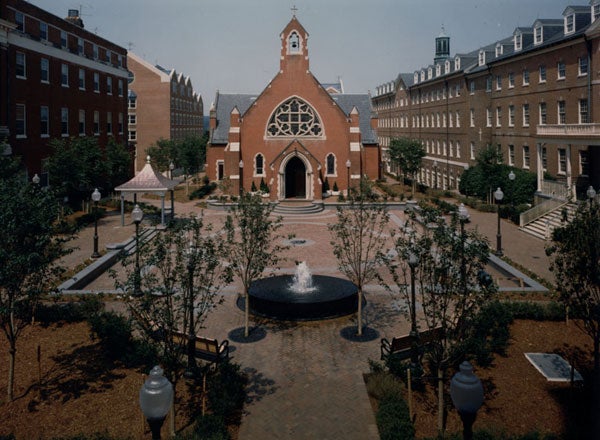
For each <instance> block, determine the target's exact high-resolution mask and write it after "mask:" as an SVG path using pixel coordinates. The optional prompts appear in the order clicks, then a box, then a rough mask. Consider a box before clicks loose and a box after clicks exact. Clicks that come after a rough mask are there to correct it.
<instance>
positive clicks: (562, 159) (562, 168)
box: [558, 148, 567, 174]
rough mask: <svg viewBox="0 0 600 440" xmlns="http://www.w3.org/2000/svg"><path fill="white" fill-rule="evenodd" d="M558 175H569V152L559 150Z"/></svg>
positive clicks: (563, 149) (562, 149)
mask: <svg viewBox="0 0 600 440" xmlns="http://www.w3.org/2000/svg"><path fill="white" fill-rule="evenodd" d="M558 174H567V150H566V149H565V148H559V149H558Z"/></svg>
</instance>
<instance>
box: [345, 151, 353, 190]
mask: <svg viewBox="0 0 600 440" xmlns="http://www.w3.org/2000/svg"><path fill="white" fill-rule="evenodd" d="M351 166H352V162H350V159H348V160H347V161H346V171H348V185H347V188H348V189H347V190H346V195H348V196H349V195H350V167H351Z"/></svg>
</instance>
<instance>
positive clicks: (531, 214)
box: [519, 199, 567, 227]
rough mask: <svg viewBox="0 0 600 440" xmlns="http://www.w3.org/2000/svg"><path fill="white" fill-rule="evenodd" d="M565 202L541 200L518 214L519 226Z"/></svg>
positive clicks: (565, 202)
mask: <svg viewBox="0 0 600 440" xmlns="http://www.w3.org/2000/svg"><path fill="white" fill-rule="evenodd" d="M565 204H567V201H566V200H560V199H548V200H546V201H545V202H542V203H540V204H539V205H536V206H534V207H533V208H531V209H528V210H527V211H525V212H522V213H521V215H520V216H519V226H520V227H523V226H525V225H527V224H529V223H531V222H532V221H535V220H537V219H538V218H540V217H542V216H544V215H546V214H547V213H549V212H550V211H553V210H555V209H556V208H558V207H560V206H562V205H565Z"/></svg>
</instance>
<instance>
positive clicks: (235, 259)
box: [225, 192, 288, 337]
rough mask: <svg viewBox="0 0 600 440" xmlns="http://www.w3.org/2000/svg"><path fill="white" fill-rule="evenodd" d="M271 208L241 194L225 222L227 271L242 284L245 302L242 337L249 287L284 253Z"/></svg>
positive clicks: (278, 223)
mask: <svg viewBox="0 0 600 440" xmlns="http://www.w3.org/2000/svg"><path fill="white" fill-rule="evenodd" d="M273 208H274V205H272V204H270V203H262V197H261V196H260V195H256V194H251V193H247V192H246V193H243V194H242V195H241V196H240V198H239V200H238V203H237V204H236V205H234V206H233V207H232V208H231V210H230V212H229V214H228V215H227V220H226V222H225V232H226V236H227V238H226V241H227V244H226V246H227V254H228V255H229V264H230V268H231V270H232V271H233V273H234V274H235V275H237V276H238V277H239V279H240V281H241V283H242V288H243V292H242V295H243V297H244V299H245V313H244V336H245V337H248V335H249V329H248V322H249V315H250V297H249V295H248V290H249V289H250V286H251V285H252V283H253V282H254V281H256V280H258V279H259V278H261V277H262V276H263V273H264V271H265V270H266V269H267V268H268V267H271V268H275V266H277V265H278V264H279V262H280V261H282V260H283V258H282V256H281V253H282V252H283V251H284V250H286V249H288V247H287V246H284V245H282V244H280V241H281V239H282V238H283V236H281V235H279V234H278V233H277V231H278V230H279V229H280V228H281V227H282V225H283V220H282V218H281V217H275V218H273V217H272V216H271V213H272V212H273Z"/></svg>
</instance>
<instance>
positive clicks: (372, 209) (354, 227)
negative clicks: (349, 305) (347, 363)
mask: <svg viewBox="0 0 600 440" xmlns="http://www.w3.org/2000/svg"><path fill="white" fill-rule="evenodd" d="M388 221H389V215H388V212H387V207H386V204H385V203H384V202H383V201H381V200H378V197H377V196H376V195H375V194H374V193H373V192H372V187H371V185H370V184H369V182H368V181H366V180H364V179H363V180H362V181H361V183H360V191H359V192H356V191H351V193H350V195H349V197H348V203H347V204H346V205H345V206H338V208H337V222H336V223H333V224H331V225H329V230H330V232H331V235H332V241H331V245H332V246H333V253H334V255H335V257H336V258H337V261H338V268H339V270H340V271H341V272H342V273H343V274H344V275H346V276H347V277H348V279H349V280H350V281H352V282H353V283H354V284H355V285H356V287H357V288H358V308H357V322H358V325H357V334H358V335H359V336H360V335H362V331H363V325H362V301H363V294H364V292H363V289H364V286H365V285H366V284H367V283H369V282H371V281H373V280H375V279H378V280H380V275H379V272H378V270H379V268H380V267H381V266H382V265H383V262H384V260H385V254H384V252H383V251H384V247H385V245H386V238H387V235H386V234H385V229H386V227H387V224H388Z"/></svg>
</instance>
